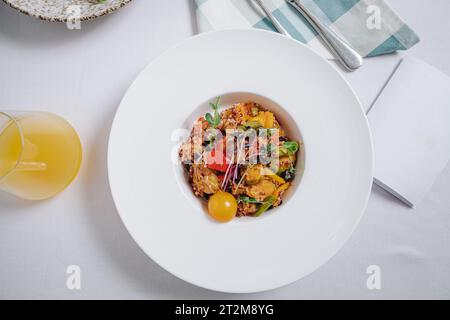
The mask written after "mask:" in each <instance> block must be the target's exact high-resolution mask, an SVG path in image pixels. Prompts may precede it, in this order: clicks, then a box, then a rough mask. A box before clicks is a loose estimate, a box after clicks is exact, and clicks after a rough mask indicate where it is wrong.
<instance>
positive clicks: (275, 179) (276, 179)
mask: <svg viewBox="0 0 450 320" xmlns="http://www.w3.org/2000/svg"><path fill="white" fill-rule="evenodd" d="M264 175H266V176H268V177H269V178H270V179H271V180H272V181H273V182H275V183H278V184H284V183H286V180H284V179H283V178H282V177H280V176H279V175H277V174H276V173H275V172H273V171H272V170H270V169H269V168H264Z"/></svg>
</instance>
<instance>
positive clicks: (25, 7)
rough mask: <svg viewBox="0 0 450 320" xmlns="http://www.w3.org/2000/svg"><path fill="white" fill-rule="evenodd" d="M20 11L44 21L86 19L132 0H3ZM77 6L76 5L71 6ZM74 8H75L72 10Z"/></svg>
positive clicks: (117, 7) (109, 11)
mask: <svg viewBox="0 0 450 320" xmlns="http://www.w3.org/2000/svg"><path fill="white" fill-rule="evenodd" d="M3 1H4V2H6V3H7V4H9V5H10V6H11V7H12V8H14V9H17V10H19V11H20V12H22V13H24V14H26V15H29V16H33V17H36V18H39V19H42V20H46V21H58V22H67V21H70V20H72V19H74V15H75V14H76V15H77V19H79V20H80V21H86V20H91V19H95V18H98V17H101V16H104V15H107V14H110V13H111V12H113V11H115V10H117V9H120V8H121V7H123V6H124V5H126V4H127V3H129V2H131V1H132V0H106V1H105V2H104V3H98V2H97V1H96V0H3ZM71 6H77V7H71ZM74 8H75V10H74Z"/></svg>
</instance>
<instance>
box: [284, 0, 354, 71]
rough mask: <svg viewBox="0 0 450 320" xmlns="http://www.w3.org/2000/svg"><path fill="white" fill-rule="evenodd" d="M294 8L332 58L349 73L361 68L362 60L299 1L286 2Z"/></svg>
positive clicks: (290, 0)
mask: <svg viewBox="0 0 450 320" xmlns="http://www.w3.org/2000/svg"><path fill="white" fill-rule="evenodd" d="M286 1H287V2H288V3H289V4H290V5H292V7H294V8H295V9H296V10H297V11H298V12H299V13H300V14H301V15H302V16H303V17H305V19H306V20H307V21H308V23H309V24H310V25H311V26H312V27H313V29H314V30H316V32H317V33H318V34H319V35H320V37H321V38H322V40H323V42H324V43H325V45H326V46H327V47H328V49H330V51H331V52H332V53H333V54H334V56H335V57H336V58H337V59H338V60H339V61H340V62H341V64H342V65H343V66H344V67H345V68H346V69H347V70H349V71H355V70H356V69H358V68H359V67H361V65H362V63H363V59H362V57H361V55H360V54H359V53H358V52H356V51H355V50H354V49H353V48H352V47H351V46H350V45H349V44H348V43H347V42H346V41H344V40H343V39H342V38H341V37H339V36H338V35H337V34H336V33H335V32H334V31H333V30H331V29H330V28H328V27H327V26H326V25H324V24H323V23H322V22H321V21H320V20H319V19H318V18H316V17H315V16H314V15H313V14H312V13H311V11H309V9H308V8H307V7H305V5H304V4H302V3H301V2H300V1H299V0H286Z"/></svg>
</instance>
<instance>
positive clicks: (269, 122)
mask: <svg viewBox="0 0 450 320" xmlns="http://www.w3.org/2000/svg"><path fill="white" fill-rule="evenodd" d="M274 125H275V116H274V115H273V113H272V112H269V111H266V112H264V128H265V129H272V128H273V127H274Z"/></svg>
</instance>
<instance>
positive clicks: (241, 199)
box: [238, 196, 261, 203]
mask: <svg viewBox="0 0 450 320" xmlns="http://www.w3.org/2000/svg"><path fill="white" fill-rule="evenodd" d="M238 202H243V203H261V201H258V200H256V199H255V198H250V197H245V196H239V198H238Z"/></svg>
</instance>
